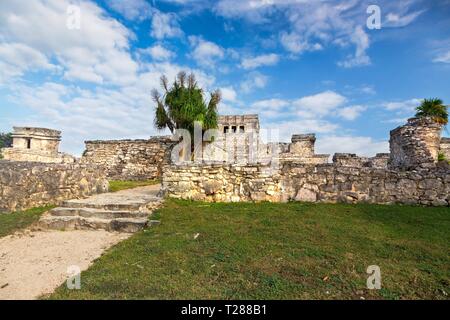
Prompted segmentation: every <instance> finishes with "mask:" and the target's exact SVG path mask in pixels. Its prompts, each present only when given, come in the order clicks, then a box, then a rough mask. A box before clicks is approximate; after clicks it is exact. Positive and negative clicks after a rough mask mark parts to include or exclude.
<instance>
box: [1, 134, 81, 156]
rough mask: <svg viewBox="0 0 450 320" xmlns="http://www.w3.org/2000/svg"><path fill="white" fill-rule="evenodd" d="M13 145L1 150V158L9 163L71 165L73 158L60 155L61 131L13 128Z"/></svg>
mask: <svg viewBox="0 0 450 320" xmlns="http://www.w3.org/2000/svg"><path fill="white" fill-rule="evenodd" d="M12 137H13V145H12V147H11V148H5V149H3V150H2V154H3V158H4V159H5V160H10V161H30V162H33V161H34V162H44V163H73V162H75V158H74V157H73V156H71V155H68V154H65V153H60V152H59V151H58V150H59V143H60V141H61V131H57V130H52V129H45V128H31V127H14V132H13V134H12Z"/></svg>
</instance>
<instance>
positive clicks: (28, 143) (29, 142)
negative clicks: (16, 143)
mask: <svg viewBox="0 0 450 320" xmlns="http://www.w3.org/2000/svg"><path fill="white" fill-rule="evenodd" d="M27 149H31V139H27Z"/></svg>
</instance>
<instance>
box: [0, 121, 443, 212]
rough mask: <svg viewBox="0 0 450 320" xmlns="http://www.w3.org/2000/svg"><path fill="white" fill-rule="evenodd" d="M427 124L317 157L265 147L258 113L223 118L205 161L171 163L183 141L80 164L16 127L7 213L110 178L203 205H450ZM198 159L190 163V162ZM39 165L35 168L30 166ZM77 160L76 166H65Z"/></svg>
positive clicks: (304, 147) (91, 151)
mask: <svg viewBox="0 0 450 320" xmlns="http://www.w3.org/2000/svg"><path fill="white" fill-rule="evenodd" d="M441 131H442V128H441V126H440V125H439V124H437V123H435V122H434V121H433V120H431V119H429V118H420V119H419V118H412V119H409V120H408V122H407V123H406V124H405V125H404V126H400V127H398V128H396V129H394V130H392V131H391V137H390V151H391V152H390V153H389V154H388V153H381V154H377V155H376V156H374V157H361V156H358V155H356V154H350V153H336V154H334V156H333V157H332V162H331V163H330V162H329V157H330V156H329V155H321V154H316V153H315V150H314V145H315V141H316V137H315V135H314V134H296V135H293V136H292V139H291V142H290V143H276V142H270V143H269V142H266V143H265V142H263V141H262V139H261V137H260V133H261V130H260V125H259V120H258V116H257V115H241V116H221V117H220V119H219V128H218V130H216V131H215V133H214V138H212V137H206V138H208V139H206V140H209V141H210V142H209V143H204V147H203V148H202V152H201V154H200V155H198V154H196V155H195V157H194V158H193V159H188V161H185V162H181V163H178V162H177V161H174V155H175V156H176V155H177V154H179V152H178V151H177V152H175V150H176V147H179V145H180V141H179V140H177V141H175V140H174V139H173V138H172V137H152V138H150V139H147V140H118V141H87V142H86V151H85V152H84V155H83V157H82V158H81V159H79V160H77V161H76V162H75V163H74V158H72V157H70V156H66V155H64V154H61V153H59V152H58V145H59V141H60V132H59V131H55V130H49V129H40V128H15V130H14V146H13V147H12V148H7V149H4V151H3V154H4V156H5V159H7V160H3V161H0V194H1V195H2V197H1V198H0V211H14V210H21V209H26V208H30V207H33V206H36V205H44V204H58V203H61V202H62V201H63V200H66V199H71V198H80V197H86V196H88V195H91V194H96V193H101V192H105V191H106V190H107V188H108V179H109V180H111V179H118V180H130V179H132V180H146V179H160V180H162V190H161V194H163V195H166V196H168V197H175V198H182V199H193V200H203V201H224V202H231V201H233V202H238V201H274V202H280V201H283V202H284V201H312V202H316V201H318V202H348V203H357V202H369V203H386V204H391V203H402V204H415V205H428V206H449V205H450V174H449V173H450V170H449V164H448V162H447V161H440V162H439V161H438V158H439V155H440V154H441V156H440V157H442V155H444V156H445V157H446V158H447V159H450V154H449V153H450V139H448V138H441ZM192 160H193V161H192ZM30 161H33V162H30ZM65 162H71V163H70V164H67V163H66V164H64V163H65Z"/></svg>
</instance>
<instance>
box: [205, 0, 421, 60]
mask: <svg viewBox="0 0 450 320" xmlns="http://www.w3.org/2000/svg"><path fill="white" fill-rule="evenodd" d="M419 1H420V0H409V1H391V0H382V1H379V3H378V5H379V6H380V7H381V8H382V11H383V12H389V14H388V15H387V16H386V18H385V20H386V21H387V22H386V23H385V25H386V26H388V27H403V26H406V25H408V24H410V23H412V22H413V21H415V20H416V18H417V17H418V16H420V14H421V13H422V12H423V11H411V9H412V8H413V7H414V6H415V5H416V3H417V2H419ZM370 4H372V3H371V2H370V0H351V1H340V0H327V1H315V0H264V1H255V0H220V1H218V2H217V3H216V4H215V6H214V11H215V12H216V14H217V15H220V16H223V17H226V18H244V19H246V20H247V21H248V22H250V23H254V24H256V25H262V24H271V23H273V22H274V21H277V22H278V21H280V20H282V21H286V24H285V26H283V31H281V32H280V33H279V40H280V43H281V45H282V46H283V47H284V48H285V49H286V50H287V51H289V52H290V53H291V54H293V55H299V54H301V53H303V52H305V51H314V50H320V49H322V48H325V47H326V46H329V45H338V47H342V48H346V47H348V45H349V44H353V45H354V47H355V52H354V53H353V54H352V55H350V56H348V57H347V58H346V59H345V60H344V61H340V63H339V65H340V66H342V67H345V68H351V67H357V66H365V65H369V64H370V57H369V56H368V55H367V53H366V51H367V50H368V48H369V46H370V39H369V37H368V35H367V34H366V33H365V31H364V30H363V28H362V27H361V26H365V24H366V19H367V14H366V9H367V7H368V6H369V5H370Z"/></svg>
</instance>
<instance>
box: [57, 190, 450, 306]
mask: <svg viewBox="0 0 450 320" xmlns="http://www.w3.org/2000/svg"><path fill="white" fill-rule="evenodd" d="M156 214H157V216H158V217H156V219H160V220H161V225H159V226H156V227H152V228H149V229H147V230H145V231H142V232H140V233H137V234H135V235H134V236H132V237H131V238H129V239H128V240H125V241H124V242H121V243H120V244H118V245H117V246H115V247H113V248H111V249H110V250H108V251H107V252H106V254H105V255H103V256H102V257H101V258H100V259H98V260H97V261H96V262H95V263H94V265H93V266H92V267H91V268H89V269H88V270H87V271H86V272H83V274H82V277H81V279H82V288H81V290H72V291H69V290H67V289H66V287H65V285H62V286H61V287H60V288H59V289H57V290H56V292H55V293H54V294H52V295H51V296H50V298H51V299H360V298H361V297H364V298H366V299H425V298H429V299H448V294H449V293H450V270H449V268H448V266H449V265H450V258H449V251H448V244H449V243H450V210H449V208H423V207H410V206H383V205H363V204H361V205H346V204H306V203H294V202H292V203H285V204H271V203H261V204H253V203H238V204H221V203H213V204H210V203H202V202H189V201H180V200H173V199H169V200H167V201H166V204H165V206H164V207H163V208H162V209H160V210H159V211H158V212H157V213H156ZM370 265H378V266H379V267H380V268H381V276H382V289H381V290H368V289H367V287H366V281H367V278H368V275H367V273H366V270H367V267H368V266H370Z"/></svg>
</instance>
